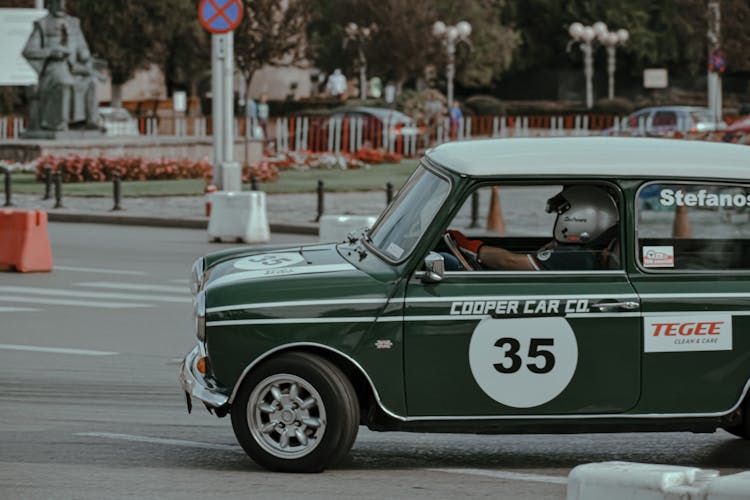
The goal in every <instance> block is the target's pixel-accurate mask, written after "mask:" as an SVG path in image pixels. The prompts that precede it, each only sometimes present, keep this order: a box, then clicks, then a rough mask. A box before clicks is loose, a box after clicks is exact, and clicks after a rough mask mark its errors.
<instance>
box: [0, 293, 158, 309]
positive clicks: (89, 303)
mask: <svg viewBox="0 0 750 500" xmlns="http://www.w3.org/2000/svg"><path fill="white" fill-rule="evenodd" d="M1 302H11V303H19V302H21V303H24V304H47V305H52V306H80V307H97V308H102V309H127V308H130V307H151V305H150V304H139V303H136V302H102V301H96V300H68V299H52V298H46V297H19V296H18V295H0V303H1Z"/></svg>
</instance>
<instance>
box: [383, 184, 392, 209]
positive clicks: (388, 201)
mask: <svg viewBox="0 0 750 500" xmlns="http://www.w3.org/2000/svg"><path fill="white" fill-rule="evenodd" d="M385 201H386V205H390V204H391V201H393V183H391V182H389V183H387V184H386V185H385Z"/></svg>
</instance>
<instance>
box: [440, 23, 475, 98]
mask: <svg viewBox="0 0 750 500" xmlns="http://www.w3.org/2000/svg"><path fill="white" fill-rule="evenodd" d="M432 34H433V35H434V36H435V37H436V38H439V39H440V40H442V42H443V45H444V46H445V51H446V53H447V55H448V65H447V67H446V76H447V78H448V89H447V94H448V106H449V107H450V106H451V105H452V104H453V79H454V78H455V76H456V43H458V42H460V41H463V42H468V41H469V35H471V24H469V23H468V22H466V21H461V22H459V23H456V25H455V26H446V24H445V23H444V22H443V21H435V24H433V25H432Z"/></svg>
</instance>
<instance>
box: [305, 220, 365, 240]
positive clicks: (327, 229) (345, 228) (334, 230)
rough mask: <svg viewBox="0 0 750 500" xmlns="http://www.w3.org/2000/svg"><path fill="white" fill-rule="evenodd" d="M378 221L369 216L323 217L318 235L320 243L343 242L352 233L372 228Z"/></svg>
mask: <svg viewBox="0 0 750 500" xmlns="http://www.w3.org/2000/svg"><path fill="white" fill-rule="evenodd" d="M376 220H377V217H373V216H369V215H323V216H322V217H321V218H320V229H319V230H318V235H319V237H320V241H326V242H333V241H343V240H344V239H345V238H346V235H347V234H349V233H350V232H352V231H356V230H357V229H362V228H365V227H370V226H372V225H373V224H374V223H375V221H376Z"/></svg>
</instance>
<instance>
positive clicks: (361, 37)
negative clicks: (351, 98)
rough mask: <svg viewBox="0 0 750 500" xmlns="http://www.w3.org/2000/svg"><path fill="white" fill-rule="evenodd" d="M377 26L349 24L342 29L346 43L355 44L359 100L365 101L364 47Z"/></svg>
mask: <svg viewBox="0 0 750 500" xmlns="http://www.w3.org/2000/svg"><path fill="white" fill-rule="evenodd" d="M377 30H378V26H377V25H376V24H375V23H372V24H370V25H369V26H359V25H358V24H357V23H354V22H352V23H349V24H347V25H346V27H345V28H344V32H346V39H345V40H344V46H346V44H347V42H349V41H352V42H354V43H356V44H357V64H358V65H359V98H360V99H367V56H365V45H366V44H367V42H369V41H370V38H372V36H373V35H374V34H375V33H376V32H377Z"/></svg>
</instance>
